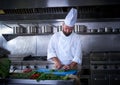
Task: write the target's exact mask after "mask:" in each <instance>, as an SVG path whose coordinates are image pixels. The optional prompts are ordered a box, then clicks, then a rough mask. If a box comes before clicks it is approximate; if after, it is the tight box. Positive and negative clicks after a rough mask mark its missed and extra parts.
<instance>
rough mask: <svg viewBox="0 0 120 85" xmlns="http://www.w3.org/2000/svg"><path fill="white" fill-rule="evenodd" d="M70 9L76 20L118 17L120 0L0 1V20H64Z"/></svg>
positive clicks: (119, 14)
mask: <svg viewBox="0 0 120 85" xmlns="http://www.w3.org/2000/svg"><path fill="white" fill-rule="evenodd" d="M72 7H75V8H77V9H78V19H91V18H119V17H120V13H119V12H120V9H119V7H120V0H33V1H31V0H1V1H0V20H1V21H8V20H56V19H64V18H65V16H66V14H67V13H68V11H69V10H70V9H71V8H72ZM113 13H114V14H113Z"/></svg>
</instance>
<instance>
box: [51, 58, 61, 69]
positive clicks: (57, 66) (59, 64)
mask: <svg viewBox="0 0 120 85" xmlns="http://www.w3.org/2000/svg"><path fill="white" fill-rule="evenodd" d="M52 60H53V62H54V64H55V68H56V69H60V68H61V67H62V64H61V62H60V60H59V59H58V58H57V57H53V58H52Z"/></svg>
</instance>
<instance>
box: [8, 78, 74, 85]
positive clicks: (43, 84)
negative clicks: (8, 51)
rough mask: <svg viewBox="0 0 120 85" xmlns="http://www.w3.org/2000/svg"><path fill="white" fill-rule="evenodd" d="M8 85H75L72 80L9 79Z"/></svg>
mask: <svg viewBox="0 0 120 85" xmlns="http://www.w3.org/2000/svg"><path fill="white" fill-rule="evenodd" d="M8 85H76V82H75V80H74V79H71V80H40V81H39V82H37V81H36V80H31V79H9V80H8Z"/></svg>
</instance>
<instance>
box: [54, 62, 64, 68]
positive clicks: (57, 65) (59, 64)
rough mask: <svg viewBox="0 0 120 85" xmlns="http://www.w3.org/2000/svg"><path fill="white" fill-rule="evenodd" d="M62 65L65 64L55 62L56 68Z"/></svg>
mask: <svg viewBox="0 0 120 85" xmlns="http://www.w3.org/2000/svg"><path fill="white" fill-rule="evenodd" d="M62 66H63V65H62V64H61V63H59V62H55V68H56V69H61V68H62Z"/></svg>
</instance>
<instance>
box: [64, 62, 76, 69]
mask: <svg viewBox="0 0 120 85" xmlns="http://www.w3.org/2000/svg"><path fill="white" fill-rule="evenodd" d="M76 67H77V63H76V62H72V63H70V64H69V65H64V66H63V67H62V68H63V69H64V70H69V69H75V68H76Z"/></svg>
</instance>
